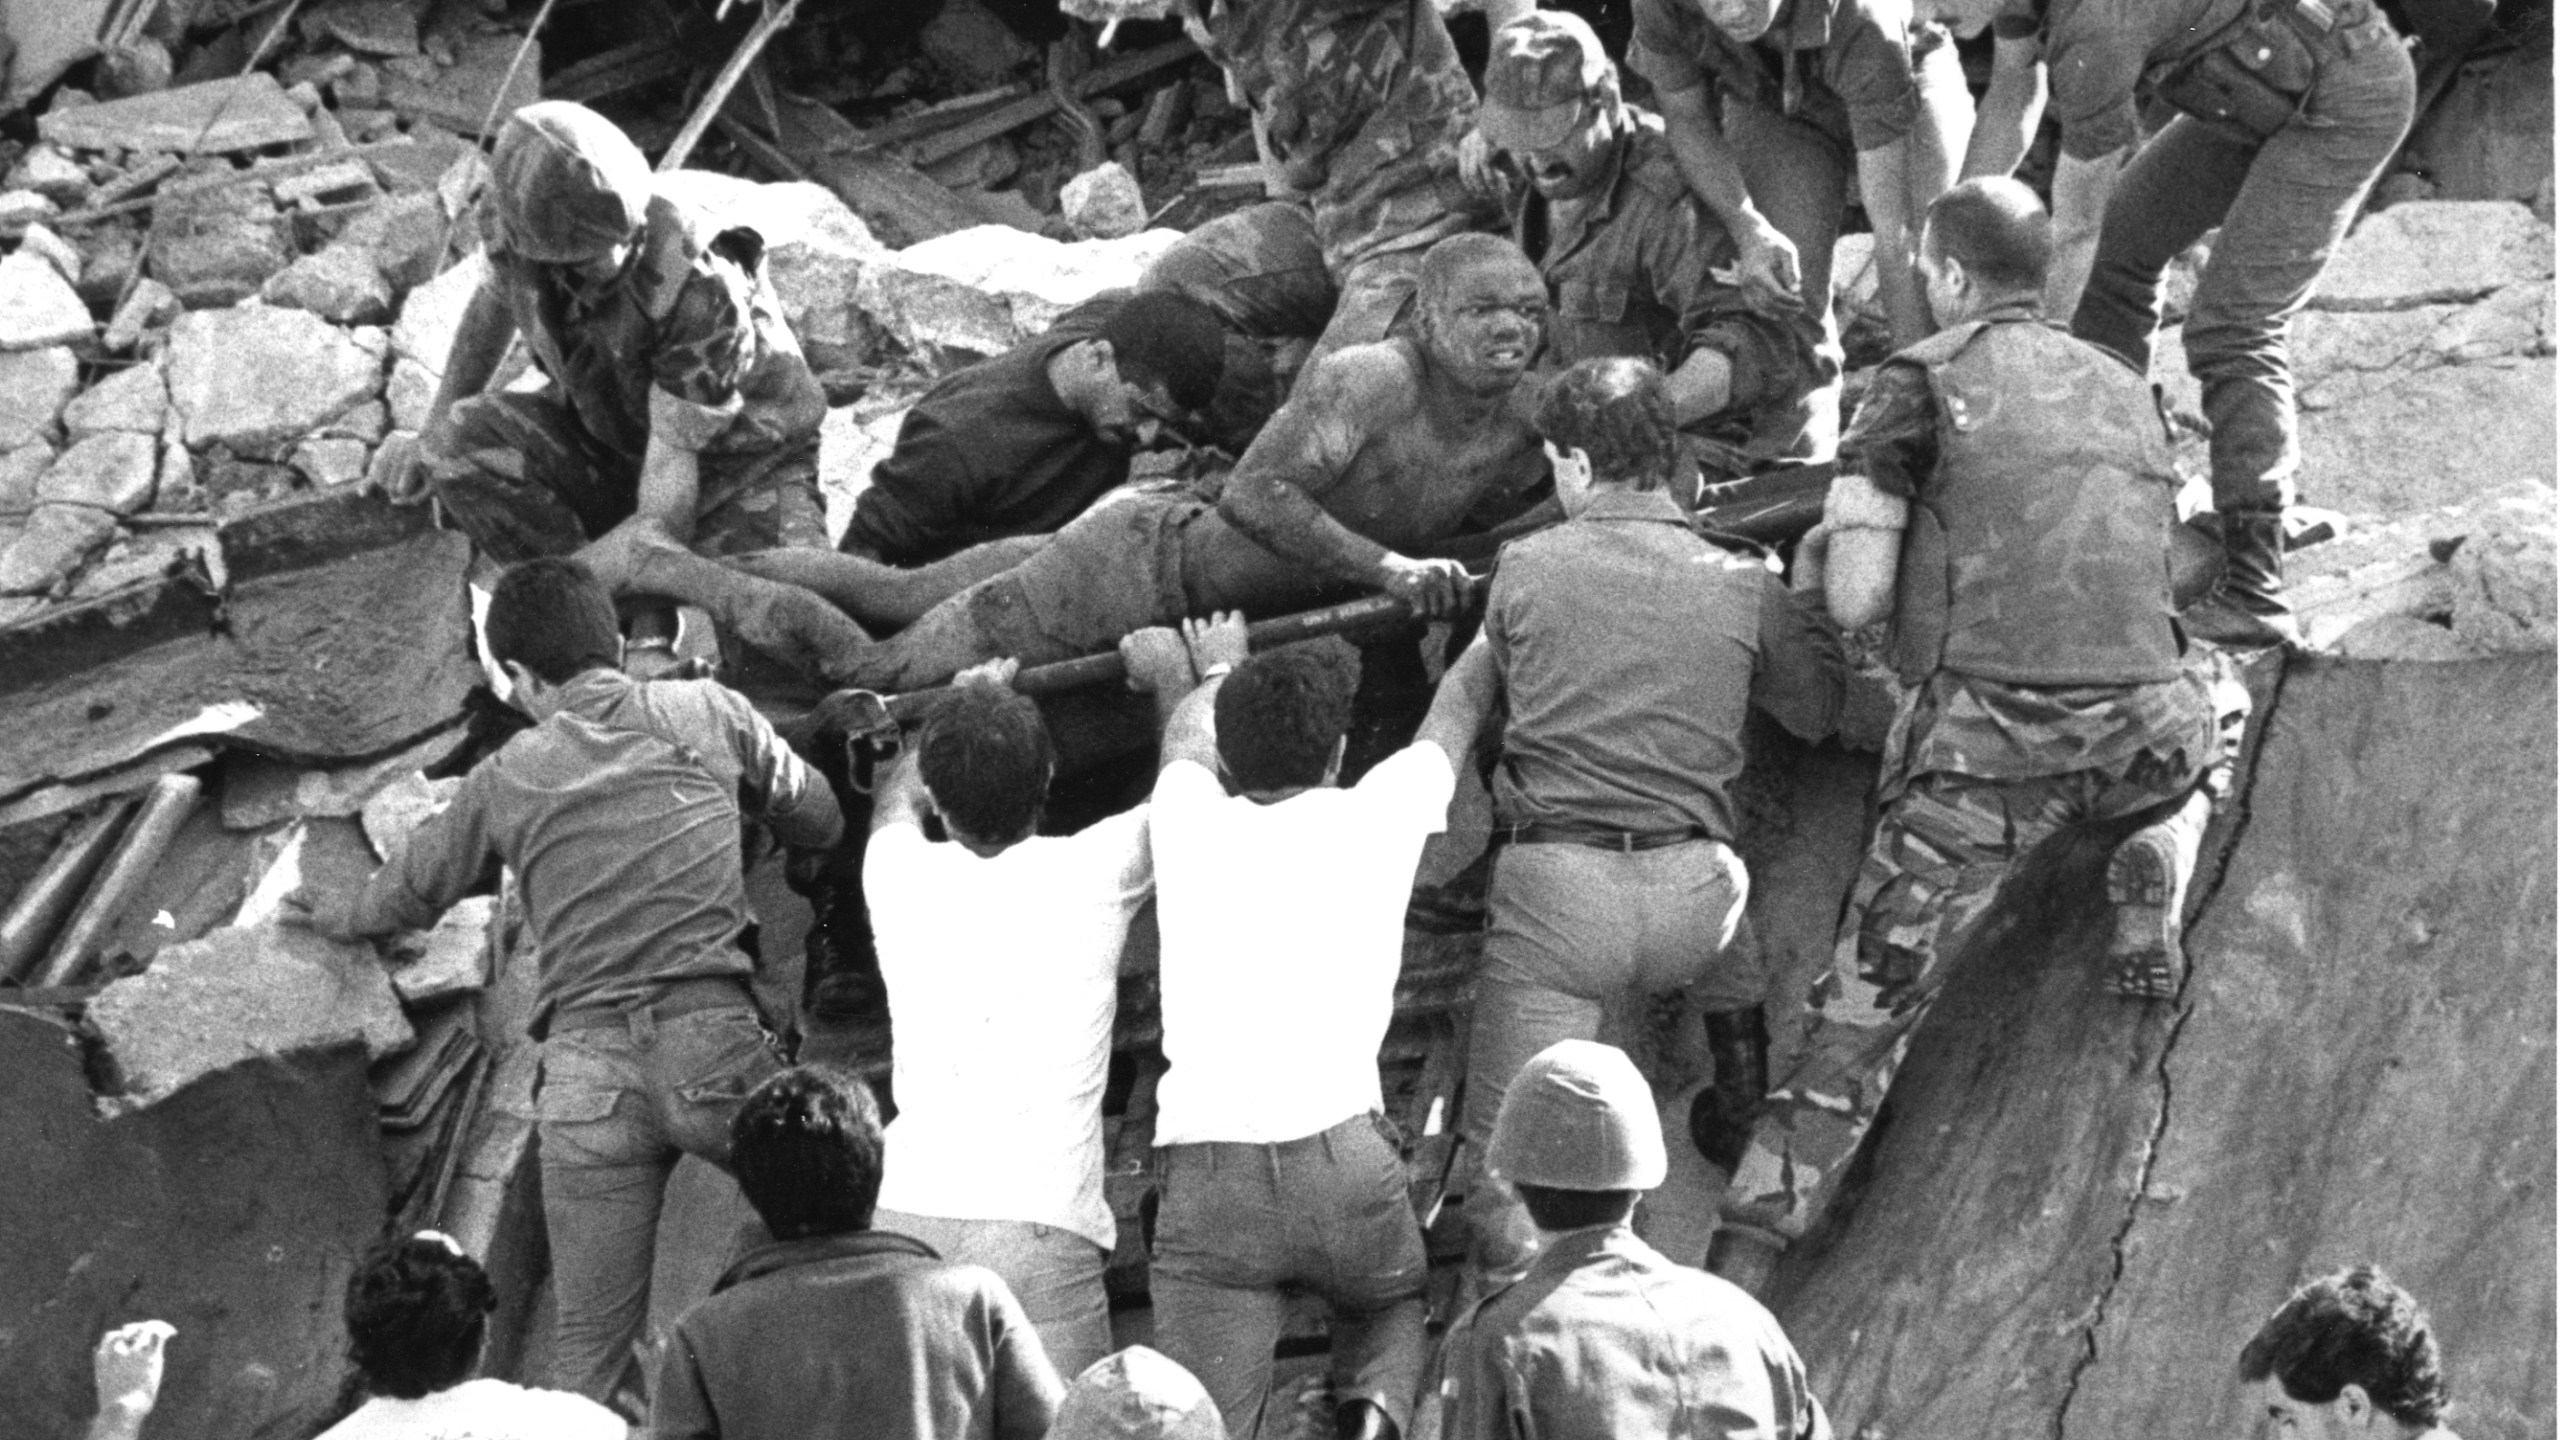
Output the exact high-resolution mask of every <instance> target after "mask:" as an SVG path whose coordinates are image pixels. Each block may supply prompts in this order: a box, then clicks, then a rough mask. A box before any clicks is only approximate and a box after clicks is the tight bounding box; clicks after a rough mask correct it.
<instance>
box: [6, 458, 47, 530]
mask: <svg viewBox="0 0 2560 1440" xmlns="http://www.w3.org/2000/svg"><path fill="white" fill-rule="evenodd" d="M52 468H53V447H52V446H51V445H49V444H47V443H45V442H44V441H42V440H36V441H31V442H29V443H27V444H25V445H21V446H19V447H17V448H16V449H14V450H8V451H0V518H15V519H18V520H23V519H25V518H26V515H27V512H28V511H30V510H33V509H34V508H36V482H37V481H39V480H41V479H43V478H44V472H46V471H47V470H50V469H52ZM12 533H13V534H14V532H12ZM7 548H8V546H7V544H6V542H4V541H0V550H5V549H7Z"/></svg>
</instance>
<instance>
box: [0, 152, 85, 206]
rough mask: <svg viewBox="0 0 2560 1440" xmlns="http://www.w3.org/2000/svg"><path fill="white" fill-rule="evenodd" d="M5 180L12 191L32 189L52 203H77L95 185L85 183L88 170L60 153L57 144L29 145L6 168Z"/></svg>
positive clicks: (63, 204)
mask: <svg viewBox="0 0 2560 1440" xmlns="http://www.w3.org/2000/svg"><path fill="white" fill-rule="evenodd" d="M0 183H5V184H6V185H7V188H8V189H10V190H12V191H18V190H32V191H34V192H35V193H37V194H39V195H42V196H43V197H44V198H46V199H47V200H50V201H52V202H53V203H54V204H56V205H60V206H71V205H78V204H80V203H81V202H82V201H84V200H87V199H88V198H89V192H90V191H91V190H93V189H95V188H97V187H95V186H93V185H91V184H90V183H89V172H88V171H86V170H83V169H82V168H80V162H79V161H77V160H74V159H72V158H71V157H70V156H68V155H66V154H64V153H62V148H61V147H60V146H58V145H44V144H37V145H30V146H28V147H27V153H26V154H24V155H21V156H19V157H18V163H17V164H16V165H15V166H14V167H12V168H11V169H10V171H9V178H8V179H7V181H6V182H0Z"/></svg>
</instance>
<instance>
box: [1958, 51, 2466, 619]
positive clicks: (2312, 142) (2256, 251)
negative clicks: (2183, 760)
mask: <svg viewBox="0 0 2560 1440" xmlns="http://www.w3.org/2000/svg"><path fill="white" fill-rule="evenodd" d="M1917 8H1918V9H1920V10H1921V11H1922V12H1923V13H1925V14H1932V15H1935V16H1937V17H1938V18H1941V19H1943V20H1945V21H1946V22H1948V23H1949V24H1951V25H1953V26H1955V27H1957V28H1958V29H1959V30H1961V31H1963V32H1965V33H1968V34H1970V33H1973V32H1977V31H1979V30H1981V29H1982V28H1983V27H1984V26H1986V25H1991V24H1994V23H1999V24H2001V25H2002V26H2003V30H2002V34H2003V35H2004V36H2006V37H2007V38H2008V43H2009V44H2010V45H2011V46H2012V47H2013V48H2014V47H2017V46H2020V45H2022V44H2023V43H2025V42H2026V41H2028V40H2032V42H2033V44H2034V45H2035V46H2036V47H2037V48H2036V50H2035V52H2034V55H2033V57H2032V58H2034V59H2040V60H2041V61H2042V62H2043V64H2044V67H2045V69H2046V71H2047V72H2048V74H2049V76H2050V79H2051V83H2052V87H2053V99H2052V110H2053V114H2054V117H2055V118H2056V120H2058V121H2059V122H2060V125H2061V129H2062V155H2061V158H2060V160H2059V161H2057V162H2056V164H2055V168H2054V176H2053V217H2054V232H2055V233H2054V247H2055V248H2054V263H2053V275H2052V278H2051V280H2050V281H2049V282H2048V283H2047V285H2046V289H2045V297H2044V298H2045V310H2046V313H2047V314H2050V315H2053V316H2055V317H2056V318H2062V317H2068V318H2069V320H2070V324H2071V333H2073V334H2074V335H2077V336H2079V337H2080V338H2081V339H2083V340H2087V341H2089V342H2091V343H2092V344H2097V345H2103V346H2105V347H2107V348H2108V349H2110V350H2113V351H2115V352H2116V353H2117V354H2119V355H2122V356H2124V357H2125V358H2126V359H2127V360H2128V361H2130V362H2131V363H2132V364H2133V366H2134V368H2135V369H2136V370H2140V371H2144V372H2147V371H2148V370H2149V368H2150V364H2151V342H2152V335H2153V332H2154V331H2155V330H2157V329H2158V328H2159V324H2160V283H2161V277H2162V275H2163V274H2164V273H2165V272H2166V271H2167V269H2168V267H2169V262H2170V261H2172V260H2175V259H2176V258H2177V257H2178V256H2179V255H2181V254H2183V253H2184V252H2185V251H2186V250H2187V248H2188V247H2189V246H2191V245H2193V244H2195V243H2196V241H2198V240H2200V239H2202V238H2203V237H2204V235H2205V234H2206V233H2207V232H2208V231H2211V230H2213V229H2214V228H2215V227H2216V226H2219V227H2221V231H2220V234H2219V236H2218V237H2217V238H2216V239H2215V240H2214V243H2213V254H2212V257H2211V258H2210V259H2209V260H2207V261H2206V263H2205V267H2204V273H2203V274H2202V275H2201V276H2200V277H2198V279H2197V282H2196V292H2195V298H2194V299H2193V300H2192V301H2191V302H2190V304H2189V309H2188V313H2187V319H2186V326H2185V330H2184V332H2183V333H2184V344H2185V348H2186V353H2187V368H2188V369H2190V370H2192V371H2194V372H2195V377H2196V380H2197V381H2198V383H2200V384H2201V385H2202V386H2203V387H2204V418H2205V420H2206V422H2207V423H2208V424H2209V425H2210V426H2211V427H2212V430H2213V439H2212V450H2213V505H2214V510H2215V512H2216V513H2217V516H2218V517H2219V530H2220V540H2221V545H2222V551H2223V571H2222V579H2221V581H2220V583H2218V584H2217V585H2216V586H2215V587H2214V590H2213V592H2212V593H2211V594H2210V595H2209V596H2207V597H2206V598H2205V599H2204V601H2203V602H2202V603H2201V604H2199V605H2198V606H2197V607H2195V608H2194V610H2193V611H2192V612H2191V613H2190V614H2189V615H2188V616H2187V625H2188V628H2189V630H2190V632H2191V633H2193V634H2195V635H2196V636H2198V637H2199V638H2202V639H2208V640H2215V641H2221V642H2224V643H2229V644H2243V645H2275V644H2293V645H2298V644H2300V643H2301V640H2302V636H2301V630H2300V627H2299V626H2298V625H2297V624H2296V623H2295V621H2294V618H2293V607H2292V605H2291V604H2290V603H2289V602H2288V601H2287V600H2286V599H2285V596H2284V511H2285V507H2287V506H2288V505H2291V504H2292V503H2293V499H2294V491H2295V478H2294V477H2295V472H2296V471H2297V470H2299V469H2300V468H2301V465H2302V446H2301V441H2300V438H2299V436H2298V435H2297V433H2296V431H2297V426H2298V423H2299V417H2298V416H2297V415H2296V414H2295V403H2294V393H2293V374H2292V365H2291V360H2290V358H2289V354H2290V352H2289V351H2288V349H2287V347H2286V340H2285V329H2286V326H2287V325H2288V324H2289V323H2290V322H2291V320H2292V319H2293V317H2294V315H2295V314H2297V313H2299V312H2300V311H2301V309H2302V308H2303V306H2304V305H2305V304H2307V303H2309V301H2310V299H2311V290H2312V287H2313V286H2314V285H2316V284H2318V283H2319V280H2320V275H2321V272H2322V271H2324V270H2326V269H2327V268H2328V265H2329V257H2330V256H2331V255H2332V254H2333V253H2335V252H2336V250H2337V248H2338V242H2339V241H2341V240H2343V239H2345V238H2346V233H2347V227H2348V226H2349V225H2351V224H2353V223H2354V222H2355V218H2356V216H2357V215H2358V214H2360V213H2361V212H2362V211H2363V209H2364V201H2365V196H2366V195H2367V193H2369V192H2370V191H2371V190H2372V188H2373V183H2374V181H2375V180H2376V179H2377V178H2379V177H2380V175H2381V173H2382V170H2383V167H2384V166H2386V165H2387V164H2389V163H2390V160H2391V157H2392V155H2393V154H2394V153H2395V152H2396V151H2397V150H2398V149H2399V148H2400V141H2401V138H2402V137H2403V136H2404V135H2406V134H2407V133H2408V129H2409V119H2410V114H2411V111H2412V109H2413V107H2414V105H2415V94H2416V79H2415V72H2414V71H2413V70H2412V68H2411V63H2410V59H2409V52H2408V50H2407V48H2406V47H2405V46H2404V45H2403V44H2402V43H2401V41H2400V37H2399V36H2397V35H2395V34H2393V33H2392V30H2391V25H2390V22H2389V21H2387V20H2385V19H2384V18H2383V17H2382V14H2381V13H2380V11H2379V10H2377V9H2376V8H2375V6H2374V3H2373V0H2336V3H2334V4H2332V3H2330V0H2277V3H2272V4H2259V3H2256V0H2156V3H2149V4H2142V5H2126V4H2121V3H2109V0H2054V3H2050V4H2046V3H2032V4H2031V3H2029V0H1918V4H1917ZM2020 53H2021V55H2023V52H2020ZM2145 80H2148V81H2150V82H2151V86H2152V92H2153V93H2154V94H2156V95H2157V96H2158V97H2159V99H2160V100H2161V101H2163V102H2165V103H2166V104H2168V105H2170V106H2172V107H2175V108H2176V109H2178V110H2179V111H2181V112H2183V113H2181V114H2180V115H2179V116H2178V117H2177V118H2176V119H2174V120H2171V121H2170V122H2169V124H2168V126H2167V128H2165V129H2163V130H2162V131H2161V132H2160V133H2159V134H2157V135H2155V136H2153V137H2151V138H2150V139H2149V140H2147V141H2142V142H2141V143H2140V144H2139V145H2138V146H2137V144H2136V140H2137V131H2136V125H2135V115H2134V92H2135V89H2136V87H2137V86H2138V85H2139V84H2141V83H2142V82H2143V81H2145ZM2002 153H2003V154H2004V155H2005V154H2006V153H2007V146H2006V144H2005V143H2004V144H2003V146H2002ZM2001 173H2006V172H2005V171H2003V172H2001Z"/></svg>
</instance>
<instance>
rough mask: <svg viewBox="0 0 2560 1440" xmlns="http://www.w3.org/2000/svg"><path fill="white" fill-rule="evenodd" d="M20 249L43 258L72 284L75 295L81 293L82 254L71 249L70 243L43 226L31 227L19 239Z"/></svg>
mask: <svg viewBox="0 0 2560 1440" xmlns="http://www.w3.org/2000/svg"><path fill="white" fill-rule="evenodd" d="M18 248H19V249H21V250H28V251H33V252H34V253H35V254H37V255H39V256H41V257H43V259H44V261H45V263H46V264H48V265H51V266H52V267H53V268H54V269H55V270H56V271H58V272H60V273H61V275H62V278H63V279H65V280H68V281H70V282H71V288H72V291H73V293H75V294H77V293H78V292H79V288H80V252H79V251H77V250H75V249H73V248H71V242H70V241H68V240H65V239H63V238H62V237H61V236H59V235H56V234H54V233H53V232H52V231H51V230H48V229H46V228H45V227H44V226H42V225H29V226H28V227H27V230H26V233H25V234H23V235H20V236H19V237H18Z"/></svg>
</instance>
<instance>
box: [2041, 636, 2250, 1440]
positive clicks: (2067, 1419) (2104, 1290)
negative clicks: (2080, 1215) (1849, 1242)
mask: <svg viewBox="0 0 2560 1440" xmlns="http://www.w3.org/2000/svg"><path fill="white" fill-rule="evenodd" d="M2290 668H2291V667H2290V666H2289V665H2286V664H2284V663H2282V662H2279V663H2278V666H2277V669H2276V674H2275V683H2274V684H2273V685H2272V686H2270V687H2269V688H2268V691H2267V703H2266V706H2265V714H2264V716H2263V717H2253V718H2255V719H2256V734H2255V735H2254V736H2253V737H2251V739H2252V743H2251V744H2250V745H2249V746H2248V747H2247V749H2246V751H2245V753H2243V754H2242V756H2241V757H2240V760H2239V766H2240V779H2241V781H2242V783H2241V784H2239V785H2237V786H2235V787H2234V788H2233V790H2232V793H2231V796H2230V798H2229V799H2228V800H2227V801H2225V802H2224V803H2226V804H2227V805H2229V806H2230V810H2231V824H2230V828H2229V829H2228V830H2227V831H2226V832H2225V834H2224V838H2223V843H2222V844H2221V845H2220V846H2219V847H2217V848H2216V849H2215V851H2214V852H2213V853H2212V854H2211V855H2209V856H2205V857H2200V858H2199V861H2198V865H2199V870H2198V873H2197V874H2196V876H2195V878H2194V880H2193V881H2192V882H2191V885H2192V886H2193V887H2194V893H2193V894H2192V896H2191V898H2190V899H2189V901H2188V904H2187V914H2188V916H2189V917H2190V918H2189V919H2188V920H2187V922H2186V928H2187V929H2190V930H2192V929H2193V928H2195V920H2196V918H2200V917H2202V916H2203V914H2204V912H2205V911H2206V910H2207V909H2208V908H2210V907H2211V906H2212V904H2213V902H2214V900H2215V898H2216V897H2218V896H2219V895H2221V893H2222V882H2223V880H2224V878H2225V877H2226V876H2227V875H2228V874H2229V873H2230V869H2231V859H2232V857H2233V856H2235V855H2237V854H2239V853H2240V842H2241V840H2242V839H2243V838H2244V837H2245V836H2246V835H2247V834H2248V830H2249V796H2250V792H2251V791H2252V790H2253V789H2254V788H2255V787H2256V784H2257V774H2258V756H2259V753H2260V752H2261V751H2263V750H2264V749H2265V748H2266V740H2267V734H2268V732H2269V731H2270V730H2271V729H2272V728H2273V727H2274V725H2275V718H2276V710H2277V708H2278V707H2279V705H2280V704H2281V703H2282V702H2283V699H2284V685H2285V676H2286V674H2287V673H2288V671H2289V670H2290ZM2208 859H2209V860H2210V861H2211V862H2212V869H2211V873H2210V875H2208V874H2206V873H2205V872H2204V871H2203V869H2202V868H2201V867H2202V866H2203V864H2204V861H2205V860H2208ZM2194 983H2195V965H2194V957H2193V956H2192V955H2191V956H2189V963H2188V966H2187V973H2186V976H2185V977H2184V978H2183V979H2182V980H2181V981H2180V982H2179V985H2178V1000H2177V1010H2176V1013H2175V1014H2174V1016H2173V1017H2172V1018H2171V1019H2170V1021H2169V1033H2168V1034H2167V1035H2165V1036H2163V1037H2162V1038H2161V1041H2160V1054H2159V1057H2158V1059H2156V1060H2155V1061H2154V1062H2153V1067H2152V1074H2153V1077H2154V1078H2155V1079H2156V1080H2157V1081H2158V1082H2159V1087H2160V1099H2159V1104H2158V1105H2157V1106H2156V1107H2155V1108H2154V1110H2153V1112H2152V1117H2151V1133H2150V1134H2149V1135H2148V1136H2146V1137H2144V1139H2143V1142H2142V1161H2141V1163H2140V1164H2139V1165H2137V1166H2136V1167H2135V1169H2134V1177H2133V1186H2132V1189H2131V1193H2129V1194H2127V1195H2126V1196H2125V1204H2124V1218H2123V1220H2121V1221H2120V1222H2119V1223H2118V1224H2117V1225H2116V1229H2115V1233H2114V1234H2113V1235H2111V1236H2109V1237H2108V1238H2107V1258H2108V1266H2107V1278H2106V1281H2105V1283H2103V1284H2102V1285H2100V1286H2099V1287H2098V1293H2097V1294H2096V1295H2095V1296H2094V1297H2092V1298H2091V1300H2090V1301H2089V1305H2088V1308H2087V1309H2085V1310H2084V1311H2082V1312H2081V1313H2082V1314H2083V1315H2084V1316H2086V1317H2087V1318H2086V1320H2085V1321H2084V1322H2083V1323H2082V1325H2081V1328H2080V1354H2079V1356H2078V1358H2077V1359H2075V1360H2074V1361H2073V1362H2072V1366H2071V1374H2070V1375H2069V1376H2068V1377H2067V1378H2066V1379H2065V1380H2064V1381H2063V1385H2062V1398H2061V1400H2060V1401H2059V1402H2058V1403H2056V1404H2055V1406H2054V1409H2053V1440H2069V1436H2070V1426H2071V1405H2072V1402H2073V1401H2074V1400H2076V1399H2078V1398H2079V1395H2080V1382H2081V1380H2082V1379H2083V1378H2085V1377H2086V1376H2087V1375H2088V1373H2089V1370H2090V1368H2091V1367H2092V1366H2094V1365H2096V1364H2097V1363H2098V1332H2099V1331H2100V1330H2101V1329H2102V1328H2104V1326H2105V1325H2106V1320H2107V1305H2108V1302H2109V1301H2111V1300H2113V1299H2114V1298H2115V1292H2116V1287H2117V1286H2118V1285H2121V1284H2122V1283H2123V1282H2124V1272H2125V1248H2126V1246H2127V1244H2128V1243H2129V1242H2130V1241H2131V1240H2132V1238H2133V1227H2134V1226H2135V1224H2137V1223H2138V1222H2139V1221H2140V1220H2141V1218H2142V1204H2143V1201H2144V1199H2145V1198H2146V1197H2147V1196H2148V1194H2149V1193H2150V1190H2151V1169H2152V1166H2153V1165H2154V1164H2155V1163H2157V1162H2158V1160H2159V1158H2160V1144H2161V1141H2162V1140H2164V1139H2166V1138H2167V1136H2168V1133H2169V1117H2170V1114H2171V1112H2172V1109H2173V1102H2174V1101H2175V1100H2176V1095H2175V1094H2174V1087H2173V1086H2172V1085H2171V1083H2170V1080H2169V1057H2170V1056H2172V1055H2174V1054H2176V1053H2177V1049H2178V1037H2179V1036H2180V1035H2181V1034H2183V1033H2185V1031H2186V1028H2187V1021H2188V1019H2189V1018H2190V1017H2192V1016H2193V1015H2194V1014H2195V1006H2194V1005H2193V1004H2191V1003H2190V1002H2189V1001H2188V999H2187V989H2188V987H2189V986H2191V985H2193V984H2194Z"/></svg>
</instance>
